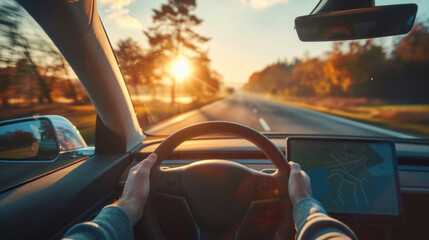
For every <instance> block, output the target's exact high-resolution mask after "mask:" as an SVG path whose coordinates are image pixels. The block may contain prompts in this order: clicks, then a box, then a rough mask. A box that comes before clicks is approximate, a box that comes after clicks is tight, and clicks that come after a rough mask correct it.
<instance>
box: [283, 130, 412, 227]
mask: <svg viewBox="0 0 429 240" xmlns="http://www.w3.org/2000/svg"><path fill="white" fill-rule="evenodd" d="M297 140H298V141H327V142H328V141H337V142H361V143H369V144H370V143H385V144H389V145H391V149H392V156H393V168H394V169H393V170H394V178H395V187H396V200H397V204H398V208H399V209H398V212H399V215H393V216H392V215H372V214H351V213H338V212H335V213H331V212H328V214H329V215H330V216H332V217H334V218H337V219H338V220H340V221H344V222H347V223H357V224H402V223H403V216H404V215H403V209H402V195H401V189H400V185H399V173H398V160H397V157H396V148H395V143H394V142H393V141H390V140H384V139H383V140H381V139H367V138H357V139H356V138H348V137H341V138H340V137H301V136H300V137H298V136H297V137H288V138H286V152H285V156H286V159H287V161H290V159H289V153H290V143H291V141H297ZM292 161H293V160H292ZM294 162H295V161H294ZM296 163H298V164H299V162H298V161H296Z"/></svg>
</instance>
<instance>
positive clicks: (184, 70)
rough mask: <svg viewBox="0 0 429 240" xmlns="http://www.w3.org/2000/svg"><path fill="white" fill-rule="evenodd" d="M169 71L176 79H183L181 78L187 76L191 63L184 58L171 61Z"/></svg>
mask: <svg viewBox="0 0 429 240" xmlns="http://www.w3.org/2000/svg"><path fill="white" fill-rule="evenodd" d="M171 72H172V74H173V77H174V78H175V79H176V80H177V81H183V79H185V78H186V77H188V76H189V73H190V72H191V65H190V64H189V61H188V60H186V59H184V58H181V59H178V60H176V61H175V62H173V64H172V67H171Z"/></svg>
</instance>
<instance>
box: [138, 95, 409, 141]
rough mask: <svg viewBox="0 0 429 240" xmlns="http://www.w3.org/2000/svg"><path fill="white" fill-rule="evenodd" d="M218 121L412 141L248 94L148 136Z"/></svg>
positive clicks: (176, 119)
mask: <svg viewBox="0 0 429 240" xmlns="http://www.w3.org/2000/svg"><path fill="white" fill-rule="evenodd" d="M219 120H221V121H231V122H236V123H241V124H244V125H247V126H249V127H252V128H254V129H256V130H258V131H261V132H282V133H287V134H330V135H354V136H390V137H404V138H406V137H411V136H409V135H405V134H401V133H397V132H394V131H390V130H386V129H382V128H379V127H374V126H371V125H368V124H362V123H359V122H356V121H351V120H347V119H344V118H340V117H336V116H333V115H329V114H324V113H320V112H317V111H312V110H309V109H305V108H300V107H296V106H293V105H288V104H284V103H279V102H275V101H270V100H267V99H263V98H259V97H255V96H250V95H245V94H236V95H233V96H230V97H228V98H225V99H222V100H220V101H217V102H214V103H211V104H209V105H206V106H204V107H202V108H200V109H197V110H194V111H191V112H188V113H185V114H181V115H178V116H175V117H173V118H170V119H168V120H166V121H163V122H161V123H159V124H157V125H155V126H153V127H152V128H151V129H149V130H148V131H147V132H148V133H149V134H163V135H168V134H171V133H173V132H175V131H177V130H179V129H181V128H183V127H186V126H189V125H191V124H195V123H198V122H203V121H219Z"/></svg>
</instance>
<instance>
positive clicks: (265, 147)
mask: <svg viewBox="0 0 429 240" xmlns="http://www.w3.org/2000/svg"><path fill="white" fill-rule="evenodd" d="M210 134H226V135H230V136H234V137H240V138H243V139H246V140H248V141H249V142H251V143H253V144H255V145H256V146H257V147H258V148H259V149H260V150H262V152H263V153H264V155H265V156H266V157H267V158H268V159H270V160H271V162H272V163H273V164H274V165H275V166H276V167H277V170H278V171H279V172H280V173H284V174H287V175H288V176H289V173H290V167H289V164H288V163H287V160H286V158H285V156H284V155H283V154H282V153H281V152H280V150H279V149H278V148H277V147H276V146H275V145H274V144H273V143H272V142H271V141H270V140H269V139H268V138H267V137H266V136H264V135H262V134H261V133H260V132H258V131H256V130H254V129H252V128H250V127H247V126H244V125H241V124H238V123H232V122H225V121H211V122H202V123H197V124H194V125H191V126H188V127H185V128H182V129H180V130H179V131H177V132H175V133H173V134H171V135H170V136H169V137H167V138H166V139H165V140H164V141H163V142H162V143H161V144H160V145H159V146H158V147H157V148H156V150H155V153H156V154H157V155H158V160H157V162H156V164H155V166H159V165H160V164H161V162H162V161H164V160H165V159H166V158H167V157H168V156H169V155H170V154H171V153H172V152H173V151H174V149H176V148H177V147H178V146H179V145H180V144H182V143H183V142H185V141H187V140H190V139H192V138H195V137H199V136H204V135H210Z"/></svg>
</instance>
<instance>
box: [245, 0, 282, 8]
mask: <svg viewBox="0 0 429 240" xmlns="http://www.w3.org/2000/svg"><path fill="white" fill-rule="evenodd" d="M288 1H289V0H240V2H241V3H242V4H244V5H250V6H251V7H253V8H255V9H260V8H265V7H269V6H272V5H274V4H278V3H286V2H288Z"/></svg>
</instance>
